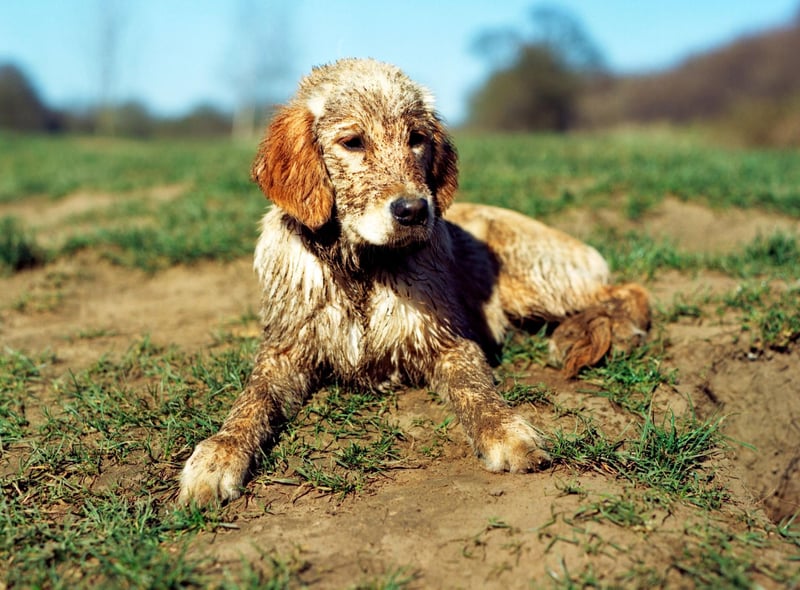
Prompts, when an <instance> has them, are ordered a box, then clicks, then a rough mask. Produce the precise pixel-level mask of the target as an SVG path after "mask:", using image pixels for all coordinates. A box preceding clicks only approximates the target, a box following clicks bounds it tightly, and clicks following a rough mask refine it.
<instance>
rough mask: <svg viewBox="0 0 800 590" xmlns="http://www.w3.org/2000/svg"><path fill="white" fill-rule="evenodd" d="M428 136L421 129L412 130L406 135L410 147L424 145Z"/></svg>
mask: <svg viewBox="0 0 800 590" xmlns="http://www.w3.org/2000/svg"><path fill="white" fill-rule="evenodd" d="M427 141H428V137H427V136H426V135H425V134H424V133H422V132H421V131H412V132H411V133H410V134H409V136H408V145H409V146H410V147H412V148H415V147H419V146H421V145H424V144H425V142H427Z"/></svg>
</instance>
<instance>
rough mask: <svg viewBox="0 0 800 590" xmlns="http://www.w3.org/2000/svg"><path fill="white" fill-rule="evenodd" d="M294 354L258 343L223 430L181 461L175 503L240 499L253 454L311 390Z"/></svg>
mask: <svg viewBox="0 0 800 590" xmlns="http://www.w3.org/2000/svg"><path fill="white" fill-rule="evenodd" d="M296 356H297V355H296V354H295V355H293V354H292V353H291V351H289V352H286V351H283V352H278V351H276V350H273V349H271V348H270V347H269V346H268V345H267V344H266V343H263V344H262V345H261V349H260V350H259V352H258V355H257V357H256V362H255V367H254V369H253V373H252V374H251V375H250V378H249V380H248V382H247V386H246V387H245V389H244V391H243V392H242V393H241V395H240V396H239V398H238V399H237V400H236V402H235V403H234V405H233V408H232V409H231V411H230V413H229V414H228V417H227V418H226V419H225V422H224V423H223V425H222V428H220V430H219V432H218V433H217V434H215V435H214V436H212V437H210V438H207V439H206V440H204V441H202V442H201V443H199V444H198V445H197V447H196V448H195V450H194V452H193V453H192V456H191V457H189V460H188V461H186V465H185V466H184V468H183V472H182V473H181V491H180V495H179V497H178V501H179V502H180V503H188V502H189V501H191V500H194V501H196V502H197V503H198V504H207V503H209V502H211V501H214V500H218V501H225V500H232V499H235V498H237V497H239V495H240V494H241V488H242V486H243V485H244V482H245V478H246V477H247V474H248V471H249V469H250V465H251V462H252V460H253V457H254V456H255V454H256V452H257V451H258V449H259V448H260V447H261V445H263V444H265V443H266V442H267V441H268V440H270V439H271V438H272V437H273V436H274V434H275V428H276V426H277V425H278V424H279V423H280V422H281V421H283V420H284V419H286V418H288V417H289V416H291V415H292V414H294V412H295V411H296V410H297V408H298V407H299V405H300V403H301V402H302V401H303V399H305V397H306V396H307V395H308V393H309V391H310V389H311V385H312V384H311V379H310V377H309V373H305V372H303V371H301V370H299V366H300V363H298V362H296V361H295V359H294V358H293V357H296Z"/></svg>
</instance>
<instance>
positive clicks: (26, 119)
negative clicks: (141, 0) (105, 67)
mask: <svg viewBox="0 0 800 590" xmlns="http://www.w3.org/2000/svg"><path fill="white" fill-rule="evenodd" d="M109 120H113V122H114V124H113V128H112V129H111V130H109V129H101V127H102V126H103V125H104V124H105V123H104V122H105V121H109ZM232 124H233V118H232V116H231V114H230V113H226V112H224V111H222V110H220V109H218V108H216V107H214V106H210V105H198V106H196V107H195V108H193V109H192V110H191V111H189V112H188V113H187V114H185V115H181V116H178V117H159V116H156V115H154V114H153V113H151V112H150V111H149V110H148V109H147V107H146V106H145V105H144V104H142V103H140V102H136V101H129V102H125V103H122V104H119V105H114V106H110V107H87V108H84V109H72V110H61V109H54V108H51V107H49V106H48V105H46V104H45V103H44V101H43V100H42V99H41V97H40V96H39V94H38V93H37V92H36V90H35V88H34V87H33V85H32V84H31V82H30V80H29V79H28V77H27V76H26V75H25V73H24V72H23V71H22V70H21V69H20V68H19V67H17V66H15V65H13V64H5V65H0V129H7V130H12V131H17V132H25V133H59V132H67V133H84V134H92V133H98V132H99V131H102V133H103V134H108V133H113V134H115V135H121V136H125V137H137V138H149V137H168V136H174V137H177V136H181V137H213V136H221V135H230V133H231V129H232Z"/></svg>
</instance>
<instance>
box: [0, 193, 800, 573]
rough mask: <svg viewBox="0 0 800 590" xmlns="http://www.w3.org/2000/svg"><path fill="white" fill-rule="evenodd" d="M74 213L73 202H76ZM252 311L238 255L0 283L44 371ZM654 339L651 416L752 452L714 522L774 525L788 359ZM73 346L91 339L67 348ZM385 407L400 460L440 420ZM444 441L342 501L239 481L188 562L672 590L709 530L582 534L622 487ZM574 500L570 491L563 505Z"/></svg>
mask: <svg viewBox="0 0 800 590" xmlns="http://www.w3.org/2000/svg"><path fill="white" fill-rule="evenodd" d="M166 197H168V195H167V196H166ZM72 202H73V204H76V206H79V205H80V206H85V199H82V198H80V199H79V198H76V199H74V200H73V201H72ZM65 203H70V201H65ZM103 204H104V201H103V200H102V199H100V200H94V201H93V205H94V206H98V205H99V206H103ZM62 208H65V210H64V211H63V212H58V211H56V212H52V211H51V212H50V213H49V216H50V217H48V218H47V219H46V221H47V223H48V224H53V226H55V225H57V221H58V219H57V217H58V216H60V215H67V214H68V213H69V212H70V211H69V208H68V207H66V205H62ZM2 213H6V212H5V211H3V210H2V209H0V214H2ZM14 214H16V215H23V216H24V215H25V211H24V210H22V209H20V208H18V209H17V210H15V211H14ZM34 219H36V218H35V217H33V216H31V221H33V220H34ZM39 220H40V222H41V218H39ZM622 223H624V222H623V221H622V220H621V219H615V218H614V215H612V214H606V215H605V216H603V215H602V214H600V213H590V212H577V213H575V212H573V213H570V214H568V215H565V216H564V218H563V219H561V220H560V223H558V225H561V226H562V227H564V228H566V229H569V230H571V231H572V232H573V233H575V234H578V235H584V236H585V235H586V234H588V233H589V232H590V230H591V229H592V228H596V227H597V226H598V225H609V224H622ZM642 224H643V225H644V226H645V227H647V228H648V230H649V231H651V232H652V233H654V234H656V235H666V236H671V237H673V238H674V239H675V241H676V243H677V244H679V246H680V247H681V248H684V249H687V250H704V251H705V250H715V251H725V250H728V249H730V248H734V247H736V246H738V245H740V244H742V243H745V242H748V241H750V240H751V239H752V238H753V237H755V236H756V235H757V234H758V233H759V232H761V233H764V234H766V233H769V232H770V231H772V230H774V229H776V228H780V229H783V230H790V231H796V230H798V229H799V228H798V224H797V223H796V222H788V221H786V220H785V219H782V218H779V217H774V218H773V217H770V216H768V215H764V214H755V213H752V212H748V213H742V212H735V211H733V212H722V213H719V212H712V211H710V210H708V209H705V208H703V207H700V206H698V205H694V204H685V203H681V202H679V201H676V200H667V201H666V202H665V203H664V204H662V205H661V206H659V207H658V208H657V209H656V211H655V212H652V213H650V214H648V215H647V216H646V218H645V219H644V220H643V221H642ZM736 284H737V282H736V280H734V279H732V278H730V277H727V276H723V275H714V274H703V275H700V276H690V275H683V274H679V273H671V272H670V273H663V274H662V275H660V276H658V277H657V279H656V280H655V281H653V282H651V283H650V284H648V287H649V288H650V289H651V291H652V293H653V295H654V298H655V300H656V306H662V307H669V306H670V305H671V304H672V302H673V301H674V298H675V297H676V295H678V294H681V295H683V296H684V297H689V298H691V296H693V295H694V296H696V295H698V294H704V293H723V292H729V291H732V290H733V289H735V287H736ZM54 285H55V286H56V287H57V289H54ZM53 291H57V292H58V293H59V295H58V301H57V302H55V303H54V302H52V301H48V300H47V298H48V297H51V296H52V295H51V293H52V292H53ZM21 301H24V302H25V304H24V305H21V304H20V302H21ZM257 301H258V294H257V290H256V283H255V279H254V276H253V274H252V272H251V270H250V261H249V260H242V261H237V262H234V263H231V264H221V263H203V264H198V265H196V266H194V267H191V268H186V267H177V268H172V269H169V270H166V271H163V272H160V273H158V274H155V275H152V276H150V275H146V274H144V273H141V272H139V271H135V270H130V269H123V268H119V267H114V266H111V265H110V264H107V263H105V262H102V261H99V260H98V259H97V258H96V257H95V256H92V255H81V256H79V257H76V258H75V259H73V260H68V261H60V262H57V263H55V264H53V265H50V266H48V267H46V268H44V269H39V270H35V271H31V272H23V273H19V274H17V275H16V276H14V277H11V278H9V279H4V280H3V289H2V292H0V340H1V341H2V345H3V346H7V347H11V348H14V349H19V350H23V351H28V352H37V351H43V350H50V351H52V352H54V353H55V355H56V357H57V358H58V359H59V363H58V364H57V366H56V367H55V369H54V370H56V371H58V372H65V371H67V370H68V369H78V368H81V367H84V366H87V365H89V364H90V363H92V362H94V361H96V360H97V359H98V358H99V357H100V356H101V355H103V354H107V353H112V354H113V353H120V354H121V353H122V352H124V351H125V350H127V349H128V347H129V346H130V344H131V343H132V342H133V341H135V340H136V339H139V338H141V337H142V336H144V335H148V334H149V335H150V337H151V338H152V340H153V341H155V342H156V343H159V344H174V345H177V346H179V347H181V348H182V349H184V350H187V351H200V350H203V349H204V348H206V347H209V346H211V345H212V343H213V341H214V334H215V332H217V331H220V330H223V329H228V330H229V329H230V326H231V325H234V324H237V323H239V324H240V319H241V318H242V317H243V316H247V315H248V314H249V315H250V316H252V312H253V311H254V309H255V306H256V304H257ZM241 329H244V330H247V331H250V332H252V333H256V331H257V329H258V328H257V326H256V325H255V322H254V321H253V320H251V321H250V322H249V323H248V324H247V327H246V328H241ZM655 329H656V330H663V331H664V333H665V335H666V341H667V342H668V348H667V362H668V364H669V366H670V367H674V368H676V369H677V370H678V371H679V381H678V383H677V385H676V386H675V387H664V388H662V389H660V390H659V391H658V392H657V395H656V397H657V402H658V408H659V409H660V411H662V412H663V411H666V409H667V408H672V409H673V410H674V411H675V412H676V413H678V414H681V413H684V412H687V411H691V408H692V407H693V408H694V410H695V411H696V412H697V413H698V414H699V415H700V416H701V417H710V416H715V415H724V416H726V418H725V427H724V430H725V433H726V434H727V435H728V436H729V437H731V438H732V439H734V440H738V441H744V442H747V443H749V444H750V445H752V447H754V448H752V449H751V448H747V447H742V446H737V445H733V447H732V449H731V451H730V452H728V453H726V455H725V456H721V457H719V458H718V459H717V460H716V462H717V465H715V467H716V468H717V469H718V471H719V473H720V477H721V481H722V483H723V484H724V485H725V486H726V487H728V488H729V489H730V490H731V492H732V499H731V501H730V502H729V505H728V506H726V507H725V508H723V510H721V511H720V512H719V513H717V514H715V515H714V518H716V519H719V521H728V522H729V527H728V528H729V529H731V530H737V529H741V530H744V527H745V525H744V524H741V523H742V522H743V520H744V519H743V518H742V514H749V515H750V518H752V519H754V520H755V521H757V522H766V521H767V519H769V520H772V521H773V522H778V521H779V520H780V519H781V518H783V517H786V516H788V515H791V514H792V513H794V512H796V511H797V510H798V508H800V395H798V394H800V391H799V390H800V351H798V350H797V347H795V348H794V349H793V350H791V351H790V352H788V353H779V352H765V353H763V354H752V352H751V351H750V350H749V349H748V342H747V340H746V338H742V337H741V331H740V324H739V323H738V321H737V318H735V317H733V316H730V317H728V316H722V317H716V316H714V315H713V314H710V315H709V314H706V315H704V317H703V318H701V319H696V318H684V319H681V320H679V321H678V322H676V323H669V324H663V323H662V324H660V325H657V326H656V327H655ZM85 333H96V334H97V335H98V336H97V337H93V338H80V337H78V336H79V335H80V334H85ZM526 372H527V373H528V375H527V377H526V379H525V380H526V381H529V382H531V383H545V384H547V385H548V386H549V387H551V388H553V389H554V390H556V391H557V392H558V401H559V403H560V404H561V405H563V406H565V407H580V408H588V409H590V410H591V412H592V413H593V414H594V416H595V418H596V420H597V422H598V423H600V424H602V425H603V427H604V429H606V430H607V432H621V431H622V430H623V429H624V428H626V426H627V422H626V421H627V420H628V417H627V416H628V415H627V414H625V413H623V412H620V411H618V410H616V409H615V408H614V407H613V406H612V404H610V403H609V402H608V401H607V400H605V399H602V398H598V397H596V396H592V395H591V392H590V391H588V387H587V384H586V383H585V382H579V381H566V380H564V379H563V378H562V377H561V375H560V374H559V373H558V372H556V371H554V370H552V369H549V368H542V367H539V366H535V365H534V366H531V367H529V368H528V369H526ZM522 411H523V412H527V413H528V414H529V415H530V417H531V419H532V420H534V421H535V422H536V423H538V424H539V425H540V426H541V427H542V428H543V429H544V430H548V429H553V428H554V427H555V426H556V425H557V426H558V427H560V428H562V429H564V430H568V429H569V428H570V422H569V420H570V418H569V417H563V416H562V417H556V416H554V415H552V413H551V412H539V414H540V415H537V410H536V409H534V408H532V407H530V408H528V409H527V410H524V409H523V410H522ZM394 412H395V418H396V420H397V422H398V423H399V424H400V425H401V427H402V428H403V430H404V431H405V432H406V433H407V439H408V440H407V441H406V443H405V444H407V445H408V446H409V447H410V448H412V447H413V446H414V445H415V444H423V443H425V442H427V441H429V440H430V437H431V433H430V432H429V429H426V428H424V427H420V426H415V424H418V423H419V421H414V418H417V417H424V418H428V419H430V420H432V421H433V422H434V423H435V424H438V423H440V422H441V421H442V419H443V418H444V416H445V415H446V409H444V408H442V407H440V406H437V405H435V404H431V403H430V401H429V397H428V396H427V394H426V393H425V392H422V391H407V392H403V393H401V394H400V395H399V396H398V406H397V408H396V409H395V410H394ZM450 438H451V441H450V442H447V443H446V444H445V445H444V448H443V455H442V456H441V457H438V458H435V459H428V460H426V461H420V462H419V463H416V464H407V465H403V466H402V467H401V468H398V469H396V470H392V471H390V472H388V473H387V474H385V476H383V477H382V478H380V479H378V480H377V481H375V482H374V483H372V484H371V485H370V486H369V487H368V489H367V491H366V492H363V493H361V494H358V495H355V496H351V497H348V498H346V499H345V500H343V501H342V500H339V499H338V498H335V497H331V496H322V495H318V494H317V493H315V492H314V491H311V490H308V489H303V488H302V487H301V488H297V487H296V486H288V485H281V484H270V485H267V484H265V483H262V482H259V481H255V482H253V483H251V484H250V487H251V490H250V491H251V494H250V495H249V496H248V497H246V498H243V499H241V500H239V501H237V502H236V503H234V505H233V506H232V507H231V514H233V515H234V516H235V517H236V519H235V525H236V528H226V529H219V530H217V531H215V532H207V533H202V534H200V535H199V536H198V537H197V539H196V540H195V541H194V542H193V545H192V548H191V551H192V552H194V553H196V554H197V555H203V556H208V557H211V558H212V560H213V563H214V566H213V567H215V568H219V569H220V570H222V569H224V568H228V569H230V568H234V569H235V568H237V567H239V565H238V564H241V563H242V558H244V559H246V560H247V561H248V562H250V563H252V564H254V566H255V567H265V568H266V567H268V566H269V558H268V556H269V555H270V554H272V553H274V552H276V551H277V553H278V554H280V555H282V556H290V557H291V558H292V560H293V563H294V564H295V566H296V568H297V570H298V572H299V573H298V576H299V577H300V579H301V580H302V581H303V582H305V583H308V584H313V585H314V587H319V588H344V587H348V586H350V585H352V584H354V583H356V582H358V581H361V580H365V579H366V580H369V579H371V578H376V579H377V578H385V575H386V573H387V572H391V571H396V570H399V571H402V572H403V574H404V575H410V576H413V577H414V581H413V582H412V583H411V587H420V588H528V587H531V584H532V586H533V587H540V586H542V585H549V583H550V581H553V580H555V581H558V580H559V579H562V578H563V577H564V576H565V574H566V573H570V574H574V573H576V572H580V571H583V570H584V569H585V568H586V567H587V566H588V565H590V564H591V567H592V568H593V571H594V572H595V573H596V574H597V575H598V576H601V577H603V578H604V579H606V580H614V579H615V574H618V573H619V574H621V573H623V572H629V571H631V570H634V571H641V572H642V574H641V577H640V578H638V579H636V580H628V581H627V582H628V583H627V584H625V585H631V586H643V587H644V586H647V571H648V570H651V571H654V572H657V573H658V574H659V575H661V576H666V577H667V580H672V581H673V582H674V583H675V584H676V585H678V586H680V585H681V581H680V572H679V571H677V570H676V569H675V568H671V567H669V565H668V564H670V563H674V562H675V560H676V556H682V555H684V552H685V551H686V550H687V541H686V536H685V531H686V530H688V529H690V528H691V527H700V526H711V525H710V524H709V523H707V522H701V521H700V520H699V519H698V516H697V515H696V513H695V512H693V511H692V509H691V508H690V507H688V506H686V507H684V506H681V505H678V506H677V507H675V506H672V507H670V508H668V509H667V508H664V507H660V506H658V505H657V504H654V505H653V507H652V511H651V514H650V518H649V519H648V520H647V522H646V523H644V524H643V525H641V526H640V527H630V526H626V527H620V526H616V525H614V524H613V523H612V522H611V521H609V520H608V519H602V520H599V521H598V520H597V519H593V518H591V515H587V514H581V513H580V512H579V509H580V507H581V506H582V505H585V504H586V502H585V499H586V497H587V495H588V497H589V498H594V499H595V500H596V501H598V502H602V499H603V498H604V494H609V493H613V494H615V495H616V496H619V495H623V496H624V495H625V494H626V490H627V489H628V488H629V487H630V486H631V484H630V483H627V482H623V481H619V480H615V479H614V478H613V477H612V476H610V475H609V474H605V473H602V472H598V473H580V472H571V471H569V470H568V469H566V468H565V467H563V466H562V467H558V468H555V469H552V470H548V471H545V472H543V473H537V474H530V475H493V474H489V473H486V472H484V471H483V470H482V469H481V468H480V466H479V465H478V462H477V460H476V459H475V458H473V457H472V456H471V454H470V453H469V452H468V450H467V444H466V441H465V440H464V438H463V436H462V434H461V431H460V429H459V428H453V429H451V430H450ZM175 475H177V471H176V473H175ZM577 488H579V489H580V490H582V491H580V493H576V492H575V489H577ZM731 523H732V524H731ZM712 524H713V523H712ZM763 558H764V559H768V558H769V556H763ZM687 559H688V558H687ZM401 577H402V576H401ZM756 577H757V578H758V576H756ZM758 581H759V583H761V584H762V585H763V586H764V587H772V584H773V582H771V580H770V579H769V578H768V577H766V576H764V577H763V579H758ZM623 582H624V581H623Z"/></svg>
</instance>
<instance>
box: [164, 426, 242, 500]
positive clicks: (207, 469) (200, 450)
mask: <svg viewBox="0 0 800 590" xmlns="http://www.w3.org/2000/svg"><path fill="white" fill-rule="evenodd" d="M249 467H250V458H249V457H248V456H246V454H245V453H242V452H241V450H240V449H238V448H236V447H235V446H234V445H232V444H231V441H229V440H226V439H223V438H222V437H216V436H212V437H211V438H208V439H206V440H204V441H203V442H201V443H200V444H198V445H197V447H195V449H194V452H193V453H192V456H191V457H189V460H188V461H186V465H185V466H184V468H183V471H182V472H181V491H180V494H179V496H178V503H180V504H188V503H190V502H192V501H194V502H196V503H197V504H201V505H202V504H209V503H211V502H214V501H217V502H225V501H228V500H235V499H236V498H238V497H239V496H240V495H241V489H242V486H243V485H244V480H245V478H246V477H247V471H248V469H249Z"/></svg>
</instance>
